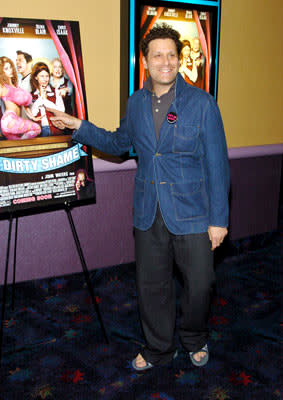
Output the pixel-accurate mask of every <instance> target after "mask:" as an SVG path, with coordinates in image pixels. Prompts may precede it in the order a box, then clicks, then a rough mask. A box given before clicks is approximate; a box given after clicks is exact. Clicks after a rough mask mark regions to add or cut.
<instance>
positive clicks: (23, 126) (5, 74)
mask: <svg viewBox="0 0 283 400" xmlns="http://www.w3.org/2000/svg"><path fill="white" fill-rule="evenodd" d="M17 83H18V78H17V73H16V68H15V65H14V63H13V61H12V60H10V59H9V58H8V57H0V98H1V99H2V101H3V103H4V107H5V111H4V113H3V115H2V118H1V132H2V134H3V135H4V136H5V138H6V139H8V140H20V139H32V138H35V137H37V136H38V135H39V134H40V132H41V128H40V125H39V124H38V123H36V122H34V121H37V120H38V118H33V117H32V119H33V120H34V121H32V120H29V119H24V118H22V117H20V112H21V106H24V107H25V109H27V108H28V106H29V105H30V104H31V102H32V96H31V94H30V93H29V92H28V91H27V90H25V89H22V88H20V87H18V86H17Z"/></svg>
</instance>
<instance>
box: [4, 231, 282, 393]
mask: <svg viewBox="0 0 283 400" xmlns="http://www.w3.org/2000/svg"><path fill="white" fill-rule="evenodd" d="M281 245H282V235H280V234H279V233H270V234H266V235H261V236H258V237H254V238H250V239H247V240H241V241H237V242H235V243H233V244H230V245H229V247H228V246H226V250H225V251H224V250H223V251H222V254H218V257H217V263H216V274H217V278H218V279H217V288H216V291H215V297H214V301H213V305H212V310H211V316H210V320H209V324H210V328H211V335H210V340H209V348H210V355H211V359H210V361H209V363H208V364H207V365H206V366H205V367H203V368H196V367H193V365H192V364H191V363H190V361H189V360H188V356H187V354H186V353H185V352H184V351H183V350H182V349H181V347H180V344H178V347H179V356H178V358H177V359H176V360H174V362H173V363H172V365H168V366H163V367H156V368H153V369H152V370H150V371H147V372H146V373H136V372H135V371H134V370H133V369H132V367H131V360H132V358H133V357H134V356H135V355H136V354H137V352H138V351H139V348H140V346H141V345H142V344H143V339H142V334H141V328H140V324H139V319H138V313H137V297H136V287H135V271H134V269H135V266H134V264H128V265H119V266H113V267H111V268H107V269H102V270H98V271H97V272H91V279H92V282H93V286H94V288H95V294H96V296H97V299H98V301H99V306H100V310H101V314H102V316H103V320H104V324H105V327H106V330H107V332H108V334H109V336H110V344H109V345H106V344H105V342H104V340H103V336H102V333H101V329H100V325H99V322H98V320H97V315H96V313H95V311H94V309H93V306H92V303H91V300H90V296H89V293H88V290H87V287H86V284H85V281H84V277H83V274H76V275H69V276H63V277H59V278H58V277H56V278H52V279H45V280H37V281H30V282H24V283H20V284H17V285H16V306H15V311H14V312H11V310H10V308H11V307H10V304H8V308H7V312H6V321H5V327H4V347H3V352H4V356H3V360H2V368H1V372H0V400H12V399H13V400H18V399H19V400H39V399H47V400H65V399H66V400H96V399H97V400H100V399H113V400H118V399H121V400H131V399H132V400H157V399H163V400H190V399H192V400H199V399H201V400H230V399H231V400H272V399H274V400H279V399H282V398H283V397H282V396H283V391H282V388H280V375H279V374H280V368H279V363H280V317H279V310H280V284H279V283H280V266H281V259H280V249H281V247H280V246H281ZM225 252H226V253H225ZM176 284H177V289H178V288H180V283H179V281H177V283H176ZM177 291H179V290H177ZM1 296H2V294H1ZM9 299H10V296H9ZM9 303H10V300H9ZM281 329H282V326H281ZM176 340H177V342H178V337H177V335H176ZM178 343H179V342H178Z"/></svg>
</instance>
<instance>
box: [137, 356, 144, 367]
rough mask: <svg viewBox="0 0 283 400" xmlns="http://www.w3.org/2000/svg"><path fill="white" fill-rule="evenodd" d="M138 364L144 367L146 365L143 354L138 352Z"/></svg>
mask: <svg viewBox="0 0 283 400" xmlns="http://www.w3.org/2000/svg"><path fill="white" fill-rule="evenodd" d="M136 366H137V367H139V368H143V367H145V366H146V361H145V360H144V358H143V356H142V355H141V354H138V355H137V357H136Z"/></svg>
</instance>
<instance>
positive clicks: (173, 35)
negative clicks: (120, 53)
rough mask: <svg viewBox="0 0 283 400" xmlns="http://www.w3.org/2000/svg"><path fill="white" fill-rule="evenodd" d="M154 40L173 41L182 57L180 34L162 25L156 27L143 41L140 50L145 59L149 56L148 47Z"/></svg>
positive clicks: (164, 24) (166, 25)
mask: <svg viewBox="0 0 283 400" xmlns="http://www.w3.org/2000/svg"><path fill="white" fill-rule="evenodd" d="M154 39H172V40H173V41H174V42H175V44H176V48H177V53H178V56H180V53H181V50H182V42H181V41H180V33H179V32H178V31H176V30H175V29H173V28H172V27H171V26H170V25H168V24H166V23H163V24H161V25H156V26H154V27H153V28H152V29H151V30H150V31H149V33H148V34H147V35H146V36H145V37H144V38H143V39H142V40H141V42H140V49H141V51H142V54H143V55H144V56H145V57H146V56H147V54H148V45H149V43H150V42H151V41H152V40H154Z"/></svg>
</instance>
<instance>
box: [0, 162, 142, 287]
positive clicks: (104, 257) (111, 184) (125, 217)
mask: <svg viewBox="0 0 283 400" xmlns="http://www.w3.org/2000/svg"><path fill="white" fill-rule="evenodd" d="M134 175H135V169H132V170H126V171H112V172H97V173H96V175H95V180H96V192H97V203H96V204H93V205H87V206H82V207H76V208H74V209H73V210H72V216H73V220H74V224H75V226H76V229H77V233H78V236H79V239H80V243H81V246H82V250H83V253H84V256H85V260H86V264H87V266H88V269H89V270H92V269H95V268H99V267H105V266H110V265H115V264H123V263H127V262H132V261H134V240H133V229H132V197H133V182H134ZM13 226H14V225H13ZM8 229H9V221H8V220H4V221H3V220H2V221H0V236H1V238H2V240H1V242H0V254H1V262H0V283H3V282H4V271H5V259H6V247H7V237H8ZM13 248H14V247H13V232H12V246H11V250H10V260H11V262H10V268H9V282H11V276H12V257H13ZM81 271H82V267H81V264H80V260H79V256H78V254H77V250H76V247H75V243H74V239H73V236H72V232H71V228H70V225H69V222H68V217H67V214H66V212H65V211H64V210H59V211H54V212H48V213H42V214H36V215H31V216H25V217H21V218H19V223H18V245H17V274H16V281H17V282H18V281H24V280H32V279H39V278H44V277H50V276H55V275H63V274H71V273H74V272H81Z"/></svg>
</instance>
